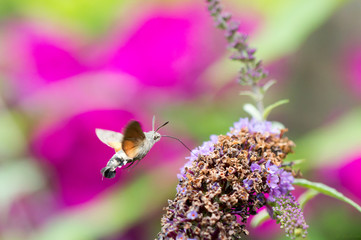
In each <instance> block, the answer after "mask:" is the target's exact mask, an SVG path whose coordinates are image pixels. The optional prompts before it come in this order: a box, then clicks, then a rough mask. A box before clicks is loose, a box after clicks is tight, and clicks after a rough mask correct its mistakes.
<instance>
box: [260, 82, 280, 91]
mask: <svg viewBox="0 0 361 240" xmlns="http://www.w3.org/2000/svg"><path fill="white" fill-rule="evenodd" d="M276 83H277V81H276V80H269V81H267V82H266V83H265V84H264V85H263V87H262V88H261V89H262V92H263V93H265V92H267V91H268V89H270V87H272V86H273V85H274V84H276Z"/></svg>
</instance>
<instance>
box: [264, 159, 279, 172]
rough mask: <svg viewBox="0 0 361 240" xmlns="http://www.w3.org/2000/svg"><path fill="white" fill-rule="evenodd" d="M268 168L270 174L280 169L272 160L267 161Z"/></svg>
mask: <svg viewBox="0 0 361 240" xmlns="http://www.w3.org/2000/svg"><path fill="white" fill-rule="evenodd" d="M266 170H267V172H269V173H270V174H274V173H276V172H277V171H278V167H277V166H276V165H273V164H272V163H271V161H270V160H268V162H267V163H266Z"/></svg>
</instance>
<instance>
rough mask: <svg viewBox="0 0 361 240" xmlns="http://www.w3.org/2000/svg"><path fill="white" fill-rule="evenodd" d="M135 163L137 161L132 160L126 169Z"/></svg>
mask: <svg viewBox="0 0 361 240" xmlns="http://www.w3.org/2000/svg"><path fill="white" fill-rule="evenodd" d="M134 163H135V161H133V162H131V163H130V164H129V165H128V166H127V167H126V168H125V169H128V168H130V167H131V166H132V165H133V164H134Z"/></svg>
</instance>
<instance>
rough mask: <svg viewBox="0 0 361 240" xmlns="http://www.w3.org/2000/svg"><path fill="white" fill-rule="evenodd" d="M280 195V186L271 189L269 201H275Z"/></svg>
mask: <svg viewBox="0 0 361 240" xmlns="http://www.w3.org/2000/svg"><path fill="white" fill-rule="evenodd" d="M280 196H281V191H280V190H279V189H278V188H274V189H271V191H270V193H269V196H268V201H270V202H274V201H275V200H276V198H278V197H280Z"/></svg>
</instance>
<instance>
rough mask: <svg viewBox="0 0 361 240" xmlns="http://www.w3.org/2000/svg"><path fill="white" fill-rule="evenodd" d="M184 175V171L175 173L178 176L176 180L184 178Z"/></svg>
mask: <svg viewBox="0 0 361 240" xmlns="http://www.w3.org/2000/svg"><path fill="white" fill-rule="evenodd" d="M181 171H182V169H181ZM185 177H186V175H185V174H184V173H182V174H179V173H178V174H177V178H178V180H182V179H184V178H185Z"/></svg>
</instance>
